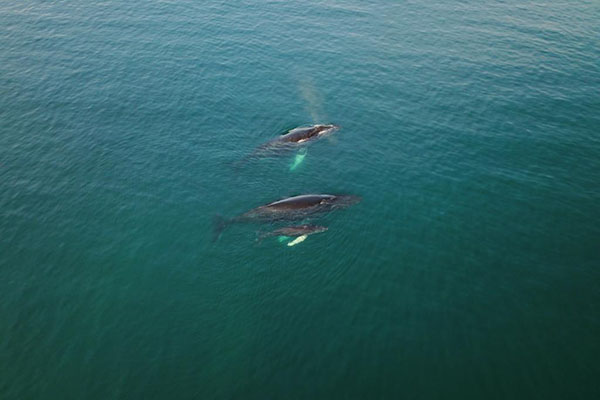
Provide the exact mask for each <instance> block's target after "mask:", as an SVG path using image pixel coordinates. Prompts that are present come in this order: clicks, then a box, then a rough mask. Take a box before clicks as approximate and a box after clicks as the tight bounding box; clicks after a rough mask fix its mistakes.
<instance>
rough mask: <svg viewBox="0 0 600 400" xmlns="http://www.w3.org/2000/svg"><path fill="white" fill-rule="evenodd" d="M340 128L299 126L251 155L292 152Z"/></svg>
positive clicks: (321, 125) (319, 125)
mask: <svg viewBox="0 0 600 400" xmlns="http://www.w3.org/2000/svg"><path fill="white" fill-rule="evenodd" d="M339 129H340V127H339V126H338V125H333V124H317V125H310V126H300V127H297V128H294V129H292V130H289V131H287V132H286V133H285V134H283V135H281V136H279V137H276V138H275V139H272V140H270V141H268V142H266V143H264V144H262V145H260V146H259V147H258V148H257V149H256V150H255V151H254V153H253V155H254V156H268V155H271V154H276V153H280V152H282V151H285V150H292V149H294V148H296V147H298V146H301V145H303V144H305V143H308V142H313V141H316V140H318V139H320V138H323V137H325V136H327V135H329V134H331V133H333V132H335V131H337V130H339Z"/></svg>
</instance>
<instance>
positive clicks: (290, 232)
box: [257, 224, 328, 242]
mask: <svg viewBox="0 0 600 400" xmlns="http://www.w3.org/2000/svg"><path fill="white" fill-rule="evenodd" d="M327 229H328V228H327V227H326V226H320V225H307V224H304V225H296V226H284V227H283V228H279V229H275V230H274V231H271V232H266V233H262V234H260V235H259V237H258V238H257V241H258V242H261V241H263V240H264V239H265V238H268V237H271V236H287V237H298V236H308V235H313V234H315V233H321V232H325V231H326V230H327Z"/></svg>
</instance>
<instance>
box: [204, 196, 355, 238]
mask: <svg viewBox="0 0 600 400" xmlns="http://www.w3.org/2000/svg"><path fill="white" fill-rule="evenodd" d="M360 200H361V198H360V197H359V196H354V195H348V194H338V195H333V194H303V195H300V196H293V197H287V198H285V199H281V200H277V201H274V202H272V203H269V204H265V205H263V206H260V207H256V208H253V209H252V210H250V211H247V212H245V213H243V214H242V215H239V216H237V217H234V218H231V219H229V220H225V219H223V218H222V217H217V219H216V220H215V239H216V238H217V237H218V236H219V234H220V233H221V231H223V229H225V228H226V227H227V226H228V225H230V224H232V223H235V222H276V221H284V220H290V221H293V220H301V219H304V218H308V217H311V216H314V215H318V214H323V213H327V212H331V211H334V210H338V209H343V208H347V207H350V206H351V205H353V204H356V203H358V202H360Z"/></svg>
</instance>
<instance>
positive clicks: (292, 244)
mask: <svg viewBox="0 0 600 400" xmlns="http://www.w3.org/2000/svg"><path fill="white" fill-rule="evenodd" d="M307 237H308V235H302V236H298V237H297V238H296V239H294V240H292V241H291V242H288V244H287V245H288V246H290V247H291V246H295V245H297V244H298V243H302V242H304V241H305V240H306V238H307Z"/></svg>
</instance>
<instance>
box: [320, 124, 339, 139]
mask: <svg viewBox="0 0 600 400" xmlns="http://www.w3.org/2000/svg"><path fill="white" fill-rule="evenodd" d="M339 129H340V126H339V125H333V124H323V125H316V126H315V130H316V133H317V136H319V137H321V136H325V135H329V134H330V133H333V132H335V131H337V130H339Z"/></svg>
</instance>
